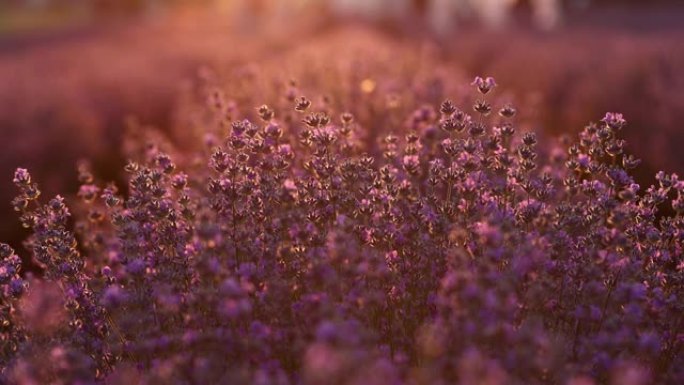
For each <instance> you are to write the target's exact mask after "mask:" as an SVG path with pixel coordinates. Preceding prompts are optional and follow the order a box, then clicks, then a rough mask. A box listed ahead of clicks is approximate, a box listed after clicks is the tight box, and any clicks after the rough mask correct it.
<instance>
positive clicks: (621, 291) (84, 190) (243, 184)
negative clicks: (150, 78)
mask: <svg viewBox="0 0 684 385" xmlns="http://www.w3.org/2000/svg"><path fill="white" fill-rule="evenodd" d="M312 52H318V51H317V50H315V49H314V50H312ZM388 52H392V51H391V50H389V49H388ZM380 55H382V53H380ZM424 57H425V56H421V55H417V56H416V58H417V59H416V60H418V61H420V60H422V59H421V58H424ZM311 62H312V63H316V60H311ZM381 62H382V60H379V61H378V63H381ZM338 64H339V66H340V67H339V68H337V69H335V68H332V69H331V68H328V69H327V70H326V71H328V72H326V71H323V70H315V71H314V70H312V69H311V68H307V69H300V70H299V73H298V72H297V71H296V70H295V69H293V70H292V73H294V74H296V75H301V76H300V78H301V79H302V81H301V83H298V82H295V81H290V82H288V81H283V79H273V78H270V77H268V76H266V74H275V73H277V72H275V71H272V70H269V69H268V65H266V66H265V67H263V68H258V67H257V68H252V69H251V70H250V71H249V72H242V74H243V76H242V78H243V81H244V83H243V85H242V86H238V87H236V88H234V89H232V90H234V92H232V93H231V94H230V96H228V95H227V94H226V93H224V91H223V89H222V87H221V86H220V80H219V76H218V75H216V74H214V73H212V72H211V71H208V70H207V71H205V72H204V73H203V76H202V78H203V83H202V84H199V85H198V86H197V87H196V88H197V89H196V90H194V92H193V91H191V90H188V91H187V94H186V98H187V99H186V103H184V106H185V107H184V109H182V110H179V111H178V116H177V121H178V122H182V123H183V124H180V123H179V126H182V127H185V131H183V132H172V133H171V136H170V138H171V139H169V137H167V136H166V135H164V134H162V133H160V132H157V131H154V130H145V129H143V128H142V127H140V126H139V124H138V123H136V122H134V121H131V122H130V134H129V136H128V140H127V142H126V145H125V156H127V157H129V158H130V161H129V163H128V164H127V165H126V167H125V171H126V172H127V174H128V177H127V185H126V186H116V185H115V184H112V183H109V184H108V183H100V182H99V180H98V179H97V178H96V176H94V175H93V174H92V172H91V170H90V169H89V167H88V165H87V163H83V164H81V165H80V166H79V169H78V178H79V181H80V183H81V187H80V189H79V192H78V201H77V202H74V203H73V204H70V205H69V206H70V207H67V205H66V203H65V200H64V199H63V198H62V197H60V196H57V197H55V198H52V199H49V198H43V197H41V195H40V190H39V187H38V185H37V183H36V181H34V180H33V178H32V177H31V175H30V174H29V172H28V171H27V170H25V169H17V171H16V173H15V177H14V184H15V185H16V187H17V189H18V192H19V193H18V195H17V197H16V198H15V199H14V200H13V206H14V207H15V209H16V211H17V212H18V213H19V215H20V220H21V223H22V224H23V225H24V226H25V227H27V228H29V229H30V230H31V235H30V237H29V238H28V239H27V240H26V242H25V246H26V248H27V249H28V250H29V251H30V253H31V256H32V258H33V259H34V261H35V263H36V264H39V265H40V266H41V267H42V269H43V273H42V277H40V278H37V277H33V276H32V275H31V274H24V275H22V272H21V265H22V264H21V261H20V259H19V258H18V257H17V256H16V255H15V252H14V250H12V249H11V248H10V247H9V246H7V245H4V244H2V245H0V285H1V290H0V295H1V296H2V297H1V301H0V311H1V312H2V313H1V317H2V329H1V330H0V339H1V340H2V342H3V343H2V345H0V346H1V347H2V348H1V350H0V368H1V371H0V374H1V375H2V377H1V380H2V381H4V382H9V383H17V384H75V383H78V384H95V383H105V382H106V383H111V384H131V383H141V384H451V383H456V384H575V385H576V384H602V383H610V384H615V385H617V384H621V385H622V384H634V385H637V384H644V385H645V384H649V383H664V384H676V383H681V382H682V380H684V372H683V371H682V370H683V369H682V368H684V366H683V364H684V362H683V358H682V355H681V348H682V343H683V342H684V341H683V335H682V332H681V330H682V327H683V325H682V322H683V318H682V314H684V304H683V303H682V301H681V298H682V295H683V294H684V279H683V274H682V269H684V259H683V257H682V251H683V250H682V248H683V246H684V230H683V229H684V217H683V216H682V215H683V214H684V181H681V180H679V178H678V176H677V175H675V174H669V173H664V172H659V173H658V174H657V175H656V181H657V184H656V185H653V186H643V187H642V186H639V185H638V184H637V183H636V182H635V180H634V179H633V177H632V176H631V175H630V172H631V170H632V169H634V168H635V167H637V166H638V165H639V160H637V159H636V158H634V157H633V156H632V155H630V154H629V153H628V151H627V148H626V142H625V141H624V140H623V139H621V132H622V131H623V129H624V127H625V126H626V124H627V123H626V121H625V119H624V118H623V116H622V115H621V114H618V113H608V114H606V115H605V116H604V118H603V119H601V120H600V121H598V122H596V123H591V124H589V125H588V126H586V127H585V129H584V130H583V131H582V132H581V134H580V135H579V137H577V138H569V137H566V138H562V139H560V140H551V139H547V138H544V137H541V136H537V135H535V134H534V133H533V132H530V131H526V130H523V129H521V126H524V124H522V122H521V118H520V117H519V115H518V114H517V110H516V108H515V107H514V106H513V105H511V104H508V102H509V100H506V98H503V97H500V96H499V95H500V90H501V89H502V88H505V85H504V86H498V87H497V85H496V82H495V81H494V79H492V78H489V77H486V76H485V77H478V78H476V79H475V81H474V82H473V85H472V87H470V88H466V87H465V86H458V84H459V83H460V80H458V79H457V80H454V77H450V76H447V75H446V73H445V72H440V71H438V70H436V69H435V68H434V67H431V68H430V71H425V72H423V73H411V72H409V71H407V72H402V71H405V68H404V67H401V66H392V67H390V68H389V69H388V70H387V71H386V73H385V74H384V76H379V77H361V78H358V79H354V81H351V82H346V81H345V82H340V84H352V85H353V86H351V87H350V88H344V87H342V86H340V87H337V88H332V89H321V88H317V87H316V85H319V86H320V84H327V83H325V82H323V83H322V82H321V81H320V79H318V80H317V79H316V76H320V77H321V78H326V79H330V77H331V76H332V77H334V76H335V74H337V75H340V74H345V73H347V74H363V73H364V71H368V73H374V74H377V73H379V71H378V69H377V68H374V66H376V65H380V64H374V62H373V61H365V62H363V64H359V62H358V61H356V60H354V59H353V58H349V59H347V60H341V61H339V62H338ZM347 65H356V66H360V68H357V70H356V71H353V72H345V71H344V70H343V69H344V67H345V66H347ZM364 65H365V66H367V67H364ZM262 71H263V72H262ZM394 71H396V73H395V72H394ZM307 74H308V76H310V77H309V78H306V76H307ZM411 74H412V75H411ZM261 75H263V76H261ZM272 76H274V75H272ZM328 81H329V80H328ZM465 84H467V83H465ZM198 96H199V97H198ZM445 96H450V97H451V98H452V100H453V102H452V101H450V100H446V101H444V100H443V99H444V97H445ZM264 102H266V103H267V104H263V103H264ZM174 138H175V140H174ZM174 141H175V142H176V143H182V146H178V145H174ZM41 304H44V305H41ZM39 305H40V306H39Z"/></svg>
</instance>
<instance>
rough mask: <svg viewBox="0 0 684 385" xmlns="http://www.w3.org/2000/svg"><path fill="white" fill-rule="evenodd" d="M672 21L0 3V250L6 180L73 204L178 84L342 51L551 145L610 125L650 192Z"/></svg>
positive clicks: (482, 0) (678, 48)
mask: <svg viewBox="0 0 684 385" xmlns="http://www.w3.org/2000/svg"><path fill="white" fill-rule="evenodd" d="M682 20H684V4H682V1H681V0H648V1H647V0H1V1H0V137H1V138H2V141H1V142H0V143H2V148H1V150H0V186H2V187H0V216H1V217H2V218H3V219H2V221H0V239H2V240H10V241H13V242H14V243H15V244H16V241H17V240H18V239H20V238H21V236H22V234H21V230H20V229H19V225H18V222H17V221H16V220H15V219H14V215H13V213H12V211H11V208H10V200H11V198H12V196H13V194H14V190H13V188H12V186H11V178H12V173H13V170H14V169H15V168H16V167H27V168H30V169H31V171H32V173H33V175H34V178H35V179H36V180H37V181H39V182H40V184H41V186H42V187H43V190H44V193H46V194H48V195H53V194H55V193H58V192H60V193H67V194H69V193H73V192H74V191H75V190H76V188H77V184H76V171H75V165H76V162H77V161H78V160H79V159H82V158H88V159H91V160H92V163H93V165H94V168H95V171H96V172H97V173H98V174H99V175H100V176H102V177H103V179H112V180H120V177H121V176H120V174H119V170H120V169H121V167H122V165H123V164H124V162H125V155H122V152H121V149H122V143H123V140H122V138H123V132H124V127H125V124H124V122H125V121H126V119H129V118H130V117H132V116H134V117H136V119H137V121H139V122H141V123H142V124H144V125H151V126H156V127H159V128H160V129H161V130H162V131H165V130H167V131H169V132H171V131H174V132H179V131H182V130H183V128H184V127H183V124H184V123H183V122H184V120H183V119H178V115H179V111H182V110H183V103H186V102H187V90H188V87H191V86H189V84H192V83H193V82H194V81H197V79H198V78H203V77H206V76H207V73H208V72H207V69H208V68H209V69H211V71H209V73H212V74H221V73H224V74H228V75H226V76H225V77H224V80H225V81H226V83H224V84H226V86H225V87H224V88H225V92H226V93H228V94H230V93H231V88H230V87H231V86H230V84H231V83H230V79H231V78H230V76H231V75H230V74H233V76H242V75H244V71H243V72H240V71H237V72H235V71H234V70H235V69H236V68H238V69H239V68H243V69H244V68H249V66H250V65H251V64H253V63H257V64H269V63H270V64H271V65H272V71H283V73H282V74H278V75H279V76H282V77H283V78H286V77H288V76H291V74H290V73H286V70H285V69H282V67H279V63H281V62H282V61H284V60H286V59H285V58H287V60H289V61H290V62H297V60H299V64H300V65H301V67H302V69H301V72H302V73H304V74H306V71H307V68H308V67H307V66H309V65H311V63H310V62H307V61H306V60H305V59H298V57H299V56H298V55H300V53H299V52H300V51H299V50H301V49H302V47H313V48H315V49H318V50H319V51H321V52H323V53H324V54H321V55H319V56H318V59H316V60H318V61H319V62H320V61H326V60H330V61H335V60H337V57H336V55H342V54H343V52H344V51H343V50H342V51H341V48H342V47H343V46H344V45H346V44H347V43H348V42H349V41H350V40H354V41H363V42H364V44H366V45H367V46H368V47H370V48H369V49H368V54H369V55H371V56H372V55H374V53H373V52H375V51H376V50H379V49H380V47H383V49H384V54H383V55H384V56H383V58H384V59H382V60H388V61H392V60H407V61H410V60H411V58H410V56H411V55H412V52H415V53H416V55H418V54H419V52H420V55H425V52H426V51H428V52H429V58H428V59H426V60H427V61H423V62H421V63H422V64H421V65H422V66H423V67H422V68H423V70H424V71H425V68H427V69H428V70H429V69H430V68H433V67H431V66H434V68H440V71H441V72H442V73H446V74H447V75H446V76H450V74H453V77H454V78H455V79H458V81H459V82H461V83H465V84H466V85H467V83H468V80H469V79H472V77H474V76H475V75H486V76H494V77H495V78H496V79H497V81H498V83H499V84H500V86H501V87H500V88H499V90H501V92H505V93H506V95H510V98H511V99H512V100H515V101H516V104H518V105H519V108H520V109H521V111H524V112H525V114H526V116H528V117H529V122H530V124H531V125H532V127H531V128H534V129H536V130H539V131H543V132H545V133H547V134H548V135H549V136H556V135H560V134H564V133H568V134H572V133H574V132H577V131H579V130H580V129H581V128H582V127H583V126H584V125H585V124H587V123H588V122H589V121H596V120H598V119H600V118H601V117H602V116H603V114H604V112H606V111H618V112H622V113H624V114H625V117H626V118H627V120H628V121H629V126H628V128H627V129H626V136H627V139H628V141H629V150H630V151H631V152H632V153H635V154H636V155H638V156H639V157H641V158H642V159H643V160H644V165H643V166H642V167H641V169H640V175H639V178H640V181H641V182H642V184H650V183H652V175H653V174H654V172H655V171H656V170H659V169H665V170H669V171H673V172H679V173H680V174H681V173H684V156H682V155H680V154H681V148H682V146H684V130H683V129H682V122H684V73H683V72H682V68H684V22H683V21H682ZM388 47H399V48H396V49H400V50H401V52H402V53H401V55H397V56H396V57H397V59H392V56H393V51H392V50H393V49H395V48H388ZM378 60H380V59H378ZM319 64H320V63H319ZM319 67H320V66H319ZM380 67H381V66H380ZM279 68H280V69H279ZM407 68H408V67H407ZM427 72H429V71H427ZM235 74H237V75H235ZM236 92H237V91H236ZM241 92H243V91H241ZM445 93H446V92H445ZM439 96H440V97H441V96H445V97H451V95H448V94H445V95H441V94H440V95H439Z"/></svg>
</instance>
